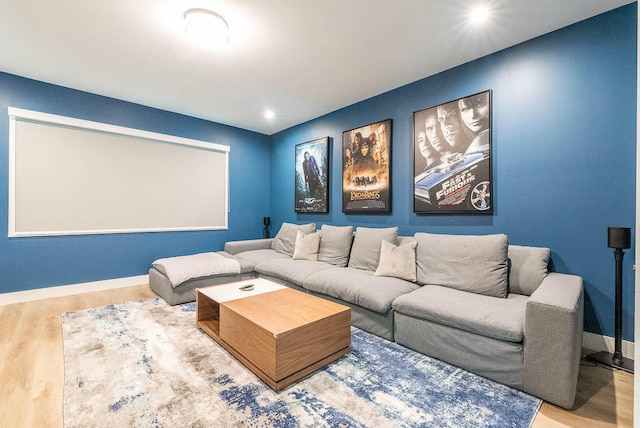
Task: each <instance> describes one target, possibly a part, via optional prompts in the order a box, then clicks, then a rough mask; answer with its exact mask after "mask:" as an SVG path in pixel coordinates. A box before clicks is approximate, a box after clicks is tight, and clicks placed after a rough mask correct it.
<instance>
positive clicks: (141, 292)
mask: <svg viewBox="0 0 640 428" xmlns="http://www.w3.org/2000/svg"><path fill="white" fill-rule="evenodd" d="M154 296H155V294H154V293H153V291H151V289H150V288H149V286H148V285H146V284H145V285H140V286H134V287H126V288H118V289H113V290H103V291H97V292H93V293H85V294H78V295H73V296H66V297H57V298H53V299H47V300H38V301H33V302H26V303H17V304H12V305H5V306H0V326H1V327H0V397H2V399H0V427H7V428H13V427H15V428H26V427H53V428H59V427H62V426H63V422H62V421H63V414H62V413H63V407H62V400H63V396H62V395H63V386H64V367H63V361H64V360H63V346H62V321H61V317H60V315H61V314H62V313H63V312H74V311H79V310H83V309H88V308H93V307H99V306H105V305H109V304H114V303H122V302H126V301H134V300H141V299H147V298H150V297H154ZM632 426H633V375H631V374H629V373H625V372H622V371H617V370H611V369H608V368H605V367H602V366H595V365H593V364H591V363H590V362H585V361H583V364H582V366H581V367H580V376H579V379H578V398H577V399H576V405H575V406H574V408H573V409H572V410H571V411H568V410H565V409H561V408H559V407H557V406H554V405H552V404H549V403H543V405H542V407H541V409H540V412H539V413H538V415H537V416H536V419H535V420H534V423H533V427H534V428H546V427H550V428H555V427H594V428H597V427H632Z"/></svg>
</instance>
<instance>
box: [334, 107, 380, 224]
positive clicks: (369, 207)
mask: <svg viewBox="0 0 640 428" xmlns="http://www.w3.org/2000/svg"><path fill="white" fill-rule="evenodd" d="M342 211H343V212H344V213H347V214H349V213H389V212H391V119H387V120H383V121H382V122H376V123H372V124H371V125H367V126H363V127H360V128H356V129H352V130H350V131H345V132H343V133H342Z"/></svg>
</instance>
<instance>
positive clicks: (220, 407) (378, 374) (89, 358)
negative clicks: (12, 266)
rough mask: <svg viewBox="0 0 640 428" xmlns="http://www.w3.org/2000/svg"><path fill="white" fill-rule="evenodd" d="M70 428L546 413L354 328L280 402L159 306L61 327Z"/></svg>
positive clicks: (483, 422)
mask: <svg viewBox="0 0 640 428" xmlns="http://www.w3.org/2000/svg"><path fill="white" fill-rule="evenodd" d="M62 327H63V340H64V353H65V355H64V364H65V385H64V425H65V427H232V426H246V427H325V426H326V427H369V426H370V427H387V426H388V427H404V426H406V427H528V426H530V424H531V422H532V420H533V418H534V416H535V415H536V413H537V411H538V409H539V407H540V404H541V401H540V400H539V399H537V398H535V397H532V396H530V395H527V394H525V393H523V392H520V391H517V390H514V389H511V388H509V387H506V386H503V385H500V384H498V383H495V382H492V381H490V380H487V379H485V378H482V377H479V376H476V375H474V374H471V373H468V372H466V371H464V370H461V369H458V368H456V367H453V366H450V365H448V364H445V363H442V362H440V361H438V360H435V359H432V358H429V357H427V356H424V355H422V354H419V353H416V352H413V351H411V350H409V349H406V348H404V347H402V346H399V345H397V344H395V343H392V342H388V341H386V340H384V339H380V338H378V337H377V336H374V335H371V334H369V333H366V332H364V331H362V330H358V329H356V328H353V329H352V341H351V347H352V352H351V353H350V354H348V355H347V356H345V357H343V358H342V359H340V360H338V361H336V362H334V363H332V364H330V365H329V366H327V367H325V368H324V369H322V370H320V371H319V372H316V373H315V374H314V375H312V376H310V377H308V378H306V379H304V380H302V381H300V382H299V383H297V384H294V385H292V386H291V387H289V388H288V389H285V390H284V391H281V392H279V393H276V392H273V391H272V390H271V389H270V388H269V387H268V386H267V385H266V384H264V383H263V382H262V381H261V380H260V379H258V378H257V377H256V376H255V375H254V374H253V373H251V372H250V371H249V370H248V369H246V368H245V367H244V366H243V365H242V364H240V363H239V362H237V361H236V360H235V359H234V358H233V357H231V356H230V355H229V354H228V353H227V352H226V351H225V350H224V349H223V348H221V347H220V346H219V345H218V344H216V343H215V342H214V341H213V340H211V339H210V338H209V337H208V336H206V335H205V334H204V333H202V332H201V331H200V330H198V329H197V328H196V325H195V305H194V304H193V303H187V304H184V305H180V306H173V307H172V306H169V305H167V304H166V303H165V302H164V300H162V299H160V298H154V299H149V300H143V301H139V302H127V303H123V304H119V305H110V306H105V307H102V308H95V309H89V310H85V311H80V312H74V313H65V314H63V315H62Z"/></svg>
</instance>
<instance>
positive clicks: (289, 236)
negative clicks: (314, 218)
mask: <svg viewBox="0 0 640 428" xmlns="http://www.w3.org/2000/svg"><path fill="white" fill-rule="evenodd" d="M298 230H299V231H300V232H302V233H304V234H305V235H308V234H310V233H313V232H315V231H316V225H315V223H308V224H300V225H298V224H293V223H282V226H280V230H279V231H278V234H277V235H276V237H275V238H274V239H273V242H272V243H271V248H272V249H274V250H276V251H277V252H278V253H282V254H286V255H288V256H293V250H294V248H295V246H296V236H297V233H298Z"/></svg>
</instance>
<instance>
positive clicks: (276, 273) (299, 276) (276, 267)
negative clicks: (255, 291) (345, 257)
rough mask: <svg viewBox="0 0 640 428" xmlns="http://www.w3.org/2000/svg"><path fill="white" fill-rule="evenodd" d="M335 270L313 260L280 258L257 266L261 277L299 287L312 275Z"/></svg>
mask: <svg viewBox="0 0 640 428" xmlns="http://www.w3.org/2000/svg"><path fill="white" fill-rule="evenodd" d="M327 269H335V266H333V265H330V264H328V263H323V262H317V261H311V260H292V259H290V258H288V257H287V258H282V259H281V258H278V259H271V260H266V261H264V262H261V263H258V264H256V267H255V270H256V272H258V273H259V274H260V275H267V276H271V277H274V278H279V279H282V280H285V281H288V282H290V283H292V284H294V285H297V286H298V287H301V286H302V283H303V281H304V280H305V279H306V278H307V277H308V276H309V275H311V274H313V273H316V272H320V271H325V270H327Z"/></svg>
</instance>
